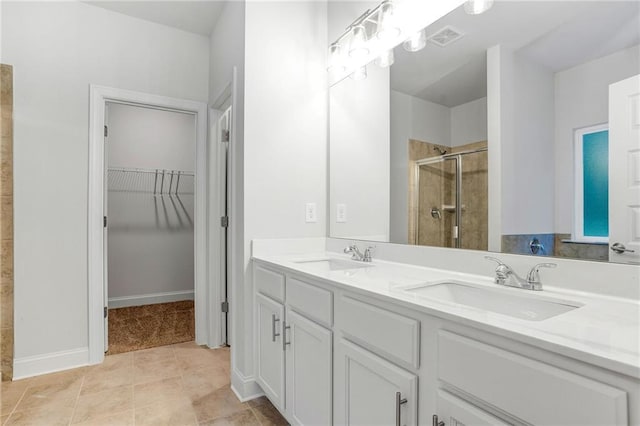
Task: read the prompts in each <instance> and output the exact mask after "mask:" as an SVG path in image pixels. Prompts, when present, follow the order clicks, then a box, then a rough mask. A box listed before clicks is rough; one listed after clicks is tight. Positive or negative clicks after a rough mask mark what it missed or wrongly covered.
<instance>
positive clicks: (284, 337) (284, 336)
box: [282, 321, 291, 351]
mask: <svg viewBox="0 0 640 426" xmlns="http://www.w3.org/2000/svg"><path fill="white" fill-rule="evenodd" d="M290 328H291V326H290V325H287V323H286V322H284V321H283V322H282V350H283V351H284V350H286V349H287V345H290V344H291V342H287V330H289V329H290Z"/></svg>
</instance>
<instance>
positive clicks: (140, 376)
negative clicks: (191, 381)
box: [133, 358, 182, 385]
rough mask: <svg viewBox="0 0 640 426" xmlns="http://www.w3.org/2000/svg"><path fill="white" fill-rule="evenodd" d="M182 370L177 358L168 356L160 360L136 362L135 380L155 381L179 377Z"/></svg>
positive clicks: (139, 381)
mask: <svg viewBox="0 0 640 426" xmlns="http://www.w3.org/2000/svg"><path fill="white" fill-rule="evenodd" d="M181 373H182V370H181V369H180V368H179V367H178V362H177V361H176V360H175V359H171V358H167V359H165V360H162V361H158V362H150V363H135V367H134V373H133V375H134V382H135V384H136V385H138V384H141V383H148V382H155V381H158V380H161V379H168V378H171V377H179V376H180V375H181Z"/></svg>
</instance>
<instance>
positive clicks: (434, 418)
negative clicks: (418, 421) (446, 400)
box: [431, 414, 444, 426]
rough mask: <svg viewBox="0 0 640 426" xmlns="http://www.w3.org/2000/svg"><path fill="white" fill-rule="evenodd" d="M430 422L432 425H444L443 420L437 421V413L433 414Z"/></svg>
mask: <svg viewBox="0 0 640 426" xmlns="http://www.w3.org/2000/svg"><path fill="white" fill-rule="evenodd" d="M431 424H432V426H444V422H443V421H438V415H437V414H434V415H433V417H432V418H431Z"/></svg>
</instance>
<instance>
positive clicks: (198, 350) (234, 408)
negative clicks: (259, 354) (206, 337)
mask: <svg viewBox="0 0 640 426" xmlns="http://www.w3.org/2000/svg"><path fill="white" fill-rule="evenodd" d="M229 377H230V374H229V349H228V348H222V349H206V348H204V347H201V346H197V345H196V344H195V343H193V342H188V343H180V344H176V345H171V346H161V347H157V348H152V349H145V350H141V351H136V352H128V353H123V354H118V355H109V356H107V357H106V358H105V361H104V363H102V364H101V365H97V366H91V367H83V368H77V369H74V370H69V371H64V372H60V373H53V374H48V375H45V376H38V377H34V378H30V379H24V380H18V381H15V382H4V383H2V393H1V394H0V398H1V400H2V401H1V402H2V405H1V411H0V420H1V423H2V424H3V425H37V426H40V425H43V426H45V425H46V426H53V425H92V426H102V425H105V426H106V425H113V426H121V425H122V426H124V425H154V426H155V425H168V426H169V425H170V426H179V425H286V424H287V423H286V421H285V420H284V419H283V418H282V416H281V415H280V413H278V411H277V410H276V409H275V408H274V407H273V406H272V405H271V403H270V402H269V401H268V400H267V399H266V398H264V397H262V398H258V399H256V400H253V401H249V402H246V403H241V402H240V401H239V400H238V399H237V398H236V396H235V394H234V393H233V391H231V389H230V386H229Z"/></svg>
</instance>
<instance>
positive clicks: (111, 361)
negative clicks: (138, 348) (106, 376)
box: [87, 352, 133, 374]
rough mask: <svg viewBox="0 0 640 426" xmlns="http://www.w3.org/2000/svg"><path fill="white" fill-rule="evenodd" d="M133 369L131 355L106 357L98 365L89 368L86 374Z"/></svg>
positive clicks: (129, 353) (130, 353)
mask: <svg viewBox="0 0 640 426" xmlns="http://www.w3.org/2000/svg"><path fill="white" fill-rule="evenodd" d="M127 368H133V353H132V352H128V353H125V354H117V355H107V356H105V357H104V361H103V362H102V364H100V365H96V366H93V367H90V370H89V371H88V372H87V374H98V373H104V372H109V371H116V370H120V369H127Z"/></svg>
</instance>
